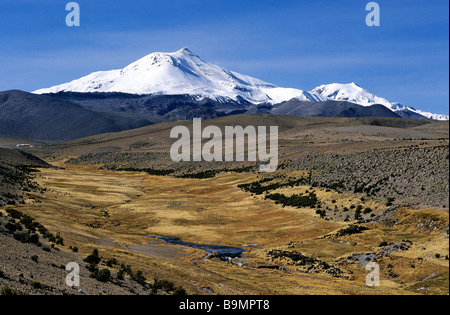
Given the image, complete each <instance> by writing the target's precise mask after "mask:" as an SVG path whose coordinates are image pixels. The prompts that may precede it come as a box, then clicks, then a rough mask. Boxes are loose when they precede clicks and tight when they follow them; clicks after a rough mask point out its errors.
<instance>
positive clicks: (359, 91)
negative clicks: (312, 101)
mask: <svg viewBox="0 0 450 315" xmlns="http://www.w3.org/2000/svg"><path fill="white" fill-rule="evenodd" d="M311 92H312V93H314V94H318V95H320V96H322V97H325V98H327V99H330V100H336V101H347V102H351V103H356V104H359V105H363V106H370V105H374V104H381V105H384V106H386V107H387V108H389V109H390V110H392V111H393V112H396V113H400V112H402V111H409V112H413V113H416V114H418V115H421V116H424V117H426V118H429V119H434V120H449V116H446V115H439V114H433V113H430V112H425V111H422V110H418V109H415V108H413V107H411V106H406V105H402V104H400V103H396V102H390V101H388V100H387V99H385V98H382V97H379V96H376V95H374V94H372V93H370V92H368V91H367V90H365V89H363V88H362V87H360V86H359V85H357V84H356V83H354V82H352V83H348V84H340V83H332V84H326V85H320V86H318V87H316V88H314V89H313V90H312V91H311Z"/></svg>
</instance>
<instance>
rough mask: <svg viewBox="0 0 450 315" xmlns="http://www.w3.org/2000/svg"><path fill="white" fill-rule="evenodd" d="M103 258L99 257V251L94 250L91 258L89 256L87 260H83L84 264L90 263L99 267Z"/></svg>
mask: <svg viewBox="0 0 450 315" xmlns="http://www.w3.org/2000/svg"><path fill="white" fill-rule="evenodd" d="M100 260H101V258H100V256H99V255H98V250H97V249H94V250H93V251H92V254H90V255H89V256H87V257H86V258H84V259H83V261H84V262H86V263H88V264H94V265H97V264H98V263H99V262H100Z"/></svg>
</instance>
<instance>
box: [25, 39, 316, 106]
mask: <svg viewBox="0 0 450 315" xmlns="http://www.w3.org/2000/svg"><path fill="white" fill-rule="evenodd" d="M69 91H70V92H122V93H130V94H156V95H158V94H166V95H184V94H189V95H195V96H198V97H199V98H204V97H208V98H210V99H212V100H218V101H220V100H229V99H232V100H240V99H241V100H242V99H243V100H245V101H248V102H251V103H254V104H257V103H263V102H268V103H273V104H275V103H280V102H283V101H287V100H289V99H292V98H298V99H300V100H311V101H320V100H324V99H323V98H322V97H320V96H318V95H314V94H313V93H310V92H304V91H302V90H298V89H290V88H280V87H277V86H275V85H273V84H270V83H267V82H264V81H261V80H258V79H255V78H252V77H250V76H247V75H243V74H239V73H236V72H233V71H230V70H227V69H224V68H222V67H219V66H216V65H213V64H210V63H207V62H205V61H203V60H202V59H201V58H200V57H199V56H197V55H195V54H194V53H192V52H191V51H190V50H189V49H188V48H183V49H181V50H179V51H176V52H174V53H161V52H155V53H152V54H150V55H148V56H145V57H143V58H141V59H139V60H138V61H136V62H133V63H132V64H130V65H128V66H126V67H125V68H123V69H118V70H111V71H100V72H94V73H92V74H89V75H87V76H85V77H82V78H80V79H77V80H74V81H72V82H69V83H65V84H61V85H57V86H54V87H51V88H47V89H40V90H37V91H35V92H33V93H36V94H44V93H57V92H69Z"/></svg>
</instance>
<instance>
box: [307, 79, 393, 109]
mask: <svg viewBox="0 0 450 315" xmlns="http://www.w3.org/2000/svg"><path fill="white" fill-rule="evenodd" d="M312 92H314V93H316V94H319V95H321V96H323V97H327V98H329V99H332V100H337V101H347V102H352V103H356V104H360V105H364V106H369V105H373V104H382V105H385V106H388V107H390V102H389V101H388V100H386V99H384V98H382V97H378V96H376V95H374V94H372V93H370V92H368V91H367V90H365V89H363V88H362V87H361V86H359V85H358V84H356V83H354V82H351V83H347V84H342V83H331V84H326V85H320V86H318V87H316V88H314V89H313V90H312Z"/></svg>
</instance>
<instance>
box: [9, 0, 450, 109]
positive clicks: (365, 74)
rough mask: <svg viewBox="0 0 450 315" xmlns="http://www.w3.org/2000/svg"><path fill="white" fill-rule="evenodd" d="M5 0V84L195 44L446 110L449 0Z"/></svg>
mask: <svg viewBox="0 0 450 315" xmlns="http://www.w3.org/2000/svg"><path fill="white" fill-rule="evenodd" d="M68 2H70V1H65V0H39V1H37V0H0V90H9V89H20V90H24V91H33V90H36V89H39V88H44V87H49V86H52V85H56V84H61V83H65V82H68V81H71V80H73V79H76V78H79V77H81V76H84V75H87V74H89V73H91V72H94V71H100V70H111V69H118V68H122V67H124V66H126V65H128V64H129V63H131V62H133V61H135V60H137V59H139V58H141V57H143V56H145V55H147V54H149V53H152V52H155V51H161V52H172V51H176V50H178V49H181V48H182V47H185V46H187V47H189V49H190V50H192V51H193V52H194V53H196V54H198V55H199V56H200V57H202V59H204V60H205V61H208V62H211V63H215V64H218V65H220V66H222V67H224V68H227V69H230V70H233V71H236V72H240V73H243V74H247V75H251V76H254V77H256V78H259V79H262V80H264V81H267V82H270V83H273V84H276V85H278V86H282V87H293V88H298V89H303V90H310V89H312V88H314V87H315V86H317V85H320V84H328V83H349V82H356V83H357V84H359V85H360V86H362V87H364V88H365V89H367V90H368V91H370V92H372V93H374V94H376V95H378V96H381V97H384V98H387V99H388V100H390V101H396V102H400V103H402V104H405V105H409V106H412V107H416V108H420V109H422V110H426V111H431V112H434V113H440V114H448V113H449V88H448V85H449V59H448V58H449V13H448V12H449V1H448V0H382V1H376V2H377V3H378V4H379V5H380V8H381V26H380V27H368V26H367V25H366V23H365V18H366V15H367V14H368V13H369V12H367V11H366V10H365V8H366V4H367V3H368V2H370V1H367V0H366V1H361V0H345V1H342V0H341V1H325V0H314V1H310V0H308V1H303V0H160V1H153V0H127V1H112V0H109V1H106V0H78V1H76V2H77V3H78V4H79V5H80V8H81V26H80V27H68V26H66V24H65V18H66V15H67V14H68V12H67V11H65V6H66V4H67V3H68Z"/></svg>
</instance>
